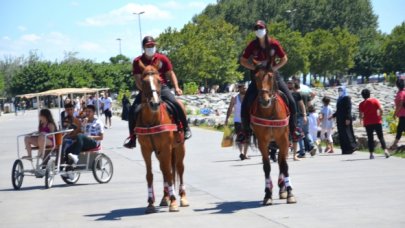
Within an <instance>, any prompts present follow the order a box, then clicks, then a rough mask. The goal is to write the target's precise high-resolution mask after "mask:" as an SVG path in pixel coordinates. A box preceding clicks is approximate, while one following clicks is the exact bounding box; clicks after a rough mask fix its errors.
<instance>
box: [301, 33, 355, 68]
mask: <svg viewBox="0 0 405 228" xmlns="http://www.w3.org/2000/svg"><path fill="white" fill-rule="evenodd" d="M306 38H307V39H308V41H309V42H310V47H311V51H310V55H309V60H310V62H311V66H310V69H311V72H312V73H314V74H321V75H331V74H336V73H345V72H347V71H348V70H349V69H350V68H352V67H353V66H354V56H355V54H356V51H357V43H358V38H357V36H355V35H352V34H350V33H349V32H348V30H347V29H340V28H335V29H333V30H332V31H327V30H323V29H318V30H316V31H314V32H311V33H308V34H307V35H306Z"/></svg>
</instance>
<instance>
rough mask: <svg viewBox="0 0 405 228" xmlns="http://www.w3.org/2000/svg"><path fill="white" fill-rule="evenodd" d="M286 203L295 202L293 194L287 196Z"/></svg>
mask: <svg viewBox="0 0 405 228" xmlns="http://www.w3.org/2000/svg"><path fill="white" fill-rule="evenodd" d="M287 203H288V204H293V203H297V200H296V199H295V197H294V196H290V197H288V198H287Z"/></svg>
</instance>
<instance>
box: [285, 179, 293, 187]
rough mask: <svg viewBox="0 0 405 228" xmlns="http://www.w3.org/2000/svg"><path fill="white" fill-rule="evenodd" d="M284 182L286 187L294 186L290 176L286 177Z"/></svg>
mask: <svg viewBox="0 0 405 228" xmlns="http://www.w3.org/2000/svg"><path fill="white" fill-rule="evenodd" d="M284 184H285V186H286V187H292V184H291V181H290V177H284Z"/></svg>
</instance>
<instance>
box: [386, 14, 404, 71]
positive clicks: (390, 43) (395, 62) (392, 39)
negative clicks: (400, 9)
mask: <svg viewBox="0 0 405 228" xmlns="http://www.w3.org/2000/svg"><path fill="white" fill-rule="evenodd" d="M383 50H384V51H383V52H384V60H383V61H384V63H385V64H384V65H385V70H386V71H388V72H392V71H401V72H404V71H405V61H404V60H405V22H402V24H401V25H399V26H397V27H395V28H394V30H393V31H392V33H391V34H390V35H389V36H388V37H387V39H386V42H385V43H384V46H383Z"/></svg>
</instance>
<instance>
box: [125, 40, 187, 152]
mask: <svg viewBox="0 0 405 228" xmlns="http://www.w3.org/2000/svg"><path fill="white" fill-rule="evenodd" d="M142 46H143V49H144V53H143V54H142V55H141V56H138V57H137V58H135V59H134V61H133V63H132V74H133V76H134V79H135V84H136V86H137V87H138V89H139V90H141V88H142V86H141V84H142V80H141V75H142V69H141V65H142V64H143V65H144V66H148V65H154V66H157V67H158V71H159V74H160V81H161V84H162V88H161V91H160V95H161V97H162V100H163V101H168V102H169V103H170V104H172V105H174V107H175V108H176V110H177V111H176V113H177V115H178V118H179V120H178V121H180V122H181V123H182V125H183V128H184V137H185V138H186V139H189V138H190V137H191V131H190V128H189V126H188V122H187V119H186V114H185V113H184V111H183V108H182V106H181V105H180V104H179V103H178V101H177V100H176V98H175V96H174V95H173V93H172V92H171V91H170V88H169V87H168V81H169V80H170V82H171V83H172V85H173V87H174V90H175V92H176V95H182V94H183V91H182V90H181V89H180V87H179V85H178V81H177V77H176V74H175V73H174V71H173V66H172V63H171V62H170V60H169V58H167V56H165V55H163V54H160V53H157V52H156V42H155V40H154V39H153V37H151V36H145V37H144V38H143V40H142ZM141 94H142V91H141V92H140V93H139V94H138V95H137V96H136V98H135V101H134V103H133V104H132V106H131V108H130V110H129V114H128V115H129V117H128V125H129V134H130V137H129V138H128V139H129V140H128V142H126V143H125V144H124V147H126V148H134V147H135V146H136V143H135V142H136V136H135V134H134V132H133V131H134V128H135V121H136V113H137V112H136V107H137V106H138V105H139V104H140V103H141Z"/></svg>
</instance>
